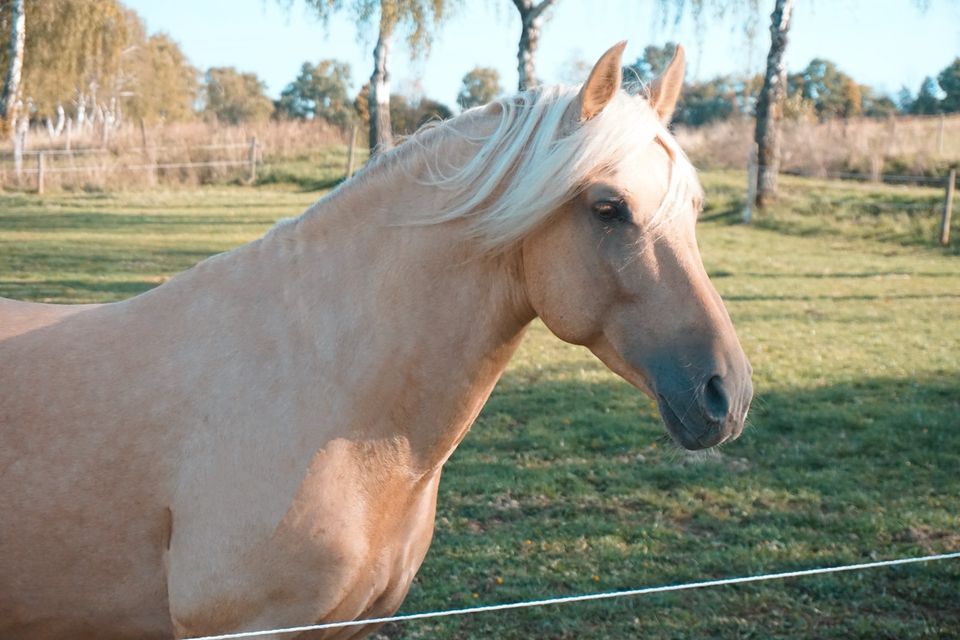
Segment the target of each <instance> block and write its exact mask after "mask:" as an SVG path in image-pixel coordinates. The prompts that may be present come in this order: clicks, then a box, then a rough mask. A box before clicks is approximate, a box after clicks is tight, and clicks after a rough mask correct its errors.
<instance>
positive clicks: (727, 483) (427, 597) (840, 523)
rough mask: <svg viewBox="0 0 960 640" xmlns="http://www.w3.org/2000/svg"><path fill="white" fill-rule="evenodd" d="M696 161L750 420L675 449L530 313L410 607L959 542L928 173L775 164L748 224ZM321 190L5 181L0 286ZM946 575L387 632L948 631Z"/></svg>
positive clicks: (108, 290)
mask: <svg viewBox="0 0 960 640" xmlns="http://www.w3.org/2000/svg"><path fill="white" fill-rule="evenodd" d="M704 181H705V183H706V186H707V191H708V197H709V199H710V204H709V206H708V208H707V210H706V211H705V212H704V215H703V220H702V222H701V225H700V240H701V247H702V250H703V253H704V258H705V262H706V264H707V268H708V271H709V272H710V273H711V274H712V276H713V279H714V283H715V285H716V286H717V288H718V289H719V290H720V292H721V294H722V295H723V296H724V298H725V300H726V302H727V305H728V307H729V309H730V312H731V315H732V316H733V319H734V323H735V324H736V326H737V329H738V332H739V335H740V337H741V340H742V342H743V344H744V347H745V349H746V351H747V353H748V354H749V356H750V358H751V361H752V363H753V365H754V368H755V386H756V392H757V395H756V400H755V404H754V409H753V411H752V418H751V425H750V426H749V427H748V429H747V430H746V431H745V433H744V434H743V436H742V437H741V438H740V439H739V440H737V441H736V442H734V443H732V444H729V445H726V446H724V447H723V448H722V450H720V451H718V452H713V453H709V454H698V455H688V454H684V453H682V452H680V451H679V450H678V449H677V448H676V447H675V446H674V445H672V444H671V443H670V442H669V441H668V439H667V438H666V436H665V435H664V429H663V427H662V426H661V425H660V424H659V419H658V417H657V415H656V410H655V407H654V405H653V404H652V403H651V402H650V401H649V400H647V399H646V398H645V397H643V396H641V395H640V394H639V393H638V392H636V391H635V390H634V389H633V388H631V387H629V386H628V385H626V384H625V383H623V382H621V381H620V380H619V379H618V378H616V377H615V376H613V375H612V374H610V373H609V372H607V371H606V369H605V368H604V367H603V366H602V365H601V364H600V363H599V362H598V361H596V360H595V359H594V358H593V357H592V356H591V355H590V354H589V353H587V352H585V351H583V350H582V349H578V348H574V347H571V346H568V345H565V344H563V343H561V342H559V341H558V340H556V339H555V338H553V337H552V336H550V335H549V333H548V332H547V330H546V329H545V328H544V327H543V326H542V325H540V324H538V323H537V324H535V325H534V326H533V327H532V330H531V331H530V333H529V335H528V338H527V339H526V341H525V343H524V344H523V346H522V347H521V349H520V352H519V353H518V355H517V356H516V358H515V359H514V361H513V362H512V364H511V365H510V367H509V369H508V371H507V373H506V375H505V376H504V378H503V380H502V381H501V383H500V384H499V386H498V387H497V389H496V391H495V392H494V394H493V396H492V398H491V400H490V402H489V403H488V405H487V407H486V408H485V409H484V411H483V413H482V415H481V416H480V418H479V420H478V422H477V424H476V425H475V426H474V428H473V430H472V432H471V434H470V435H469V437H468V438H467V439H466V440H465V442H464V444H463V445H462V446H461V447H460V449H459V450H458V451H457V452H456V454H455V455H454V456H453V458H452V459H451V461H450V463H449V464H448V467H447V469H446V471H445V474H444V481H443V484H442V487H441V495H440V506H439V511H438V517H437V532H436V537H435V540H434V543H433V547H432V548H431V551H430V554H429V555H428V557H427V561H426V563H425V565H424V567H423V569H422V570H421V572H420V574H419V576H418V577H417V579H416V582H415V584H414V587H413V589H412V591H411V594H410V596H409V598H408V599H407V601H406V603H405V604H404V606H403V611H404V612H416V611H423V610H428V609H449V608H457V607H464V606H473V605H480V604H492V603H500V602H509V601H515V600H526V599H537V598H543V597H548V596H554V595H566V594H573V593H582V592H597V591H608V590H617V589H626V588H633V587H639V586H648V585H659V584H667V583H675V582H683V581H694V580H702V579H709V578H716V577H724V576H737V575H746V574H751V573H757V572H776V571H784V570H790V569H799V568H809V567H815V566H824V565H832V564H840V563H850V562H862V561H869V560H871V559H882V558H892V557H897V556H904V555H912V554H926V553H931V552H946V551H957V550H960V262H958V260H960V256H958V255H957V252H956V250H941V249H936V248H933V247H932V243H931V242H930V238H932V237H933V229H934V227H935V225H936V221H935V216H934V215H933V214H932V213H927V214H924V213H923V212H922V211H920V210H915V211H914V213H912V214H904V215H901V214H899V213H897V212H888V211H887V210H886V209H885V206H886V205H885V203H888V202H893V201H896V200H897V199H898V198H900V199H909V200H910V201H911V202H918V201H919V202H927V201H929V202H930V203H931V207H933V208H935V205H936V202H938V198H939V195H938V193H939V192H938V191H936V190H930V191H924V190H905V189H894V188H892V187H868V186H862V185H839V184H836V183H811V182H810V181H802V182H801V181H798V180H789V179H786V180H784V191H785V195H784V199H783V201H782V204H781V206H779V207H778V208H777V209H776V210H774V211H773V212H771V213H770V214H767V215H766V216H765V217H762V218H758V220H757V221H756V224H755V225H754V226H753V227H749V228H748V227H744V226H741V225H738V224H734V222H735V220H736V218H737V216H738V214H739V208H740V206H741V203H740V200H739V198H740V197H741V196H740V185H742V183H743V176H742V175H738V174H708V175H706V176H705V177H704ZM316 197H318V194H317V193H313V192H308V191H302V190H292V189H290V188H280V187H270V188H266V187H260V188H241V187H232V188H227V187H225V188H218V189H213V188H211V189H204V190H191V191H172V192H164V191H148V192H142V193H123V194H113V195H111V194H79V195H78V194H73V195H51V196H47V197H43V198H38V197H36V196H31V195H15V194H0V295H4V296H9V297H14V298H21V299H29V300H47V301H55V302H91V301H107V300H116V299H120V298H124V297H127V296H130V295H133V294H136V293H138V292H140V291H143V290H146V289H148V288H150V287H152V286H155V285H156V284H157V283H159V282H162V281H163V279H164V278H166V277H167V276H168V275H169V274H171V273H173V272H176V271H178V270H181V269H184V268H186V267H188V266H190V265H191V264H193V263H194V262H196V261H198V260H199V259H201V258H203V257H204V256H206V255H208V254H210V253H213V252H217V251H220V250H223V249H226V248H228V247H231V246H233V245H236V244H238V243H240V242H243V241H245V240H247V239H250V238H253V237H255V236H256V235H258V234H259V233H261V232H262V231H263V230H264V229H265V228H266V227H267V226H268V225H269V224H271V223H272V221H274V220H275V219H276V218H278V217H285V216H290V215H295V214H296V213H298V212H299V211H300V210H302V208H304V206H306V205H307V204H308V203H310V202H311V201H313V200H315V199H316ZM954 236H955V238H956V239H957V240H958V241H960V236H958V234H957V231H956V229H955V231H954ZM958 592H960V562H957V561H949V562H943V563H939V564H931V565H926V566H922V565H912V566H908V567H901V568H895V569H881V570H875V571H871V572H864V573H856V574H842V575H838V576H828V577H817V578H805V579H796V580H791V581H786V582H776V583H765V584H760V585H745V586H735V587H722V588H717V589H711V590H701V591H688V592H682V593H676V594H672V595H657V596H652V597H642V598H634V599H625V600H619V601H613V602H605V603H593V604H581V605H571V606H566V607H549V608H541V609H536V610H530V611H518V612H508V613H498V614H490V615H480V616H475V617H466V618H456V619H446V620H441V621H439V622H413V623H408V624H404V625H402V626H400V625H397V626H390V627H388V628H386V629H385V630H384V631H383V633H384V635H386V636H388V637H390V638H409V639H412V638H517V639H519V638H633V637H645V638H703V637H722V638H771V637H784V638H787V637H789V638H795V637H837V638H920V637H926V638H949V637H960V595H958ZM304 622H308V621H304Z"/></svg>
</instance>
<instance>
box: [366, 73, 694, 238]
mask: <svg viewBox="0 0 960 640" xmlns="http://www.w3.org/2000/svg"><path fill="white" fill-rule="evenodd" d="M578 92H579V87H565V86H548V87H538V88H536V89H533V90H530V91H525V92H523V93H520V94H517V95H515V96H512V97H507V98H503V99H500V100H499V101H497V102H494V103H491V104H490V105H487V106H485V107H476V108H474V109H470V110H468V111H466V112H464V113H462V114H460V115H459V116H457V117H455V118H453V119H451V120H447V121H444V122H440V123H428V124H427V125H425V126H424V127H423V128H421V129H420V130H419V131H418V132H417V133H415V134H414V135H413V136H411V137H410V138H408V139H407V140H405V141H404V142H403V143H402V144H401V145H399V146H398V147H396V148H395V149H393V150H391V151H389V152H387V153H384V154H382V155H380V156H379V157H378V158H377V159H376V160H374V161H373V162H371V163H370V164H369V165H368V166H367V167H366V168H365V169H364V170H363V171H362V172H361V174H360V175H358V176H357V177H358V178H359V179H360V180H361V181H364V182H366V181H368V180H370V181H371V182H373V180H371V178H372V177H373V175H376V174H378V173H380V170H383V169H389V168H392V167H393V168H397V167H398V168H400V169H401V170H403V171H404V172H405V173H406V174H407V177H408V178H412V179H414V180H416V181H418V182H419V184H421V185H423V186H425V187H428V188H435V189H439V190H441V191H442V192H443V193H444V194H445V196H446V197H445V199H442V201H443V206H442V209H441V212H440V213H439V214H434V215H430V216H428V217H423V218H421V219H418V220H412V221H405V222H406V223H410V224H436V223H442V222H449V221H453V220H465V221H466V222H467V224H466V225H465V227H464V228H465V229H466V230H467V233H468V234H469V235H470V236H471V239H472V240H474V241H475V242H476V243H477V244H478V246H479V247H480V248H481V249H482V250H483V251H485V252H498V251H501V250H503V249H504V248H506V247H508V246H510V245H512V244H513V243H515V242H517V241H518V240H520V239H521V238H523V237H524V236H525V235H527V234H528V233H530V232H531V231H532V230H533V229H535V228H536V227H538V226H539V225H541V224H542V223H544V221H545V220H546V219H547V217H548V216H549V214H550V213H551V212H553V211H555V210H556V209H557V208H558V207H560V206H561V205H563V204H564V203H566V202H568V201H569V200H570V199H571V198H573V197H575V196H576V195H577V194H578V193H579V192H580V191H582V189H583V188H584V187H585V186H586V185H587V183H588V180H589V179H590V178H591V177H593V176H596V175H598V174H602V172H604V171H605V170H608V169H610V168H613V167H615V166H617V165H619V164H620V163H621V162H622V161H623V160H624V159H625V158H626V157H627V156H628V154H630V153H635V152H636V150H637V149H638V148H642V147H643V146H645V145H648V144H649V143H650V142H652V141H654V140H657V141H659V142H660V143H661V144H662V145H663V146H664V147H665V148H666V150H667V153H668V155H669V157H670V162H671V170H670V181H669V184H668V185H667V193H666V196H665V197H664V199H663V201H662V202H661V204H660V207H659V208H658V210H657V211H656V212H655V213H654V215H653V216H652V219H651V220H650V224H652V225H656V224H661V223H663V222H665V221H666V220H668V219H669V218H670V217H671V215H672V214H673V213H674V212H677V211H680V210H682V207H681V206H679V205H681V204H683V203H685V202H689V200H690V199H692V198H694V197H696V196H698V195H699V193H700V187H699V183H698V181H697V179H696V171H695V169H694V168H693V166H692V165H691V164H690V162H689V160H687V157H686V155H685V154H684V152H683V151H682V149H681V148H680V146H679V144H678V143H677V142H676V140H675V139H674V138H673V136H672V135H671V134H670V132H669V131H668V130H667V128H666V127H665V126H664V125H663V124H662V123H661V122H660V120H659V118H658V117H657V115H656V113H655V112H654V110H653V109H652V108H651V107H650V105H649V103H648V102H647V101H646V100H645V99H644V98H642V97H640V96H631V95H628V94H627V93H625V92H622V91H621V92H619V93H618V95H617V96H616V97H615V98H614V99H613V100H612V101H611V103H610V104H608V105H607V106H606V107H605V108H604V109H603V111H601V112H600V113H599V114H598V115H597V116H596V117H594V118H592V119H591V120H589V121H587V122H583V123H576V124H571V123H570V118H567V117H565V114H566V113H567V110H568V108H569V107H570V105H571V104H572V103H573V102H574V100H575V99H576V97H577V95H578ZM477 116H479V117H481V118H489V117H495V118H497V121H496V126H495V129H494V130H493V132H492V133H490V134H489V135H483V136H480V135H477V133H476V132H475V131H472V130H471V128H472V127H471V125H470V124H469V123H471V122H475V121H476V120H474V118H476V117H477ZM474 129H475V127H474ZM451 144H465V145H470V146H471V147H473V149H474V150H473V151H472V152H470V151H468V152H467V153H459V154H456V153H450V147H449V145H451ZM451 158H460V159H461V160H462V159H463V158H466V161H465V162H460V163H459V164H457V163H455V161H452V160H451Z"/></svg>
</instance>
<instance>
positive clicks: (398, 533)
mask: <svg viewBox="0 0 960 640" xmlns="http://www.w3.org/2000/svg"><path fill="white" fill-rule="evenodd" d="M623 46H624V45H623V43H621V44H618V45H617V46H615V47H613V48H612V49H611V50H610V51H608V52H607V53H606V54H604V56H603V57H602V58H601V59H600V60H599V61H598V63H597V65H596V66H595V67H594V69H593V71H592V73H591V74H590V78H589V79H588V80H587V82H586V83H585V84H584V85H583V87H582V88H581V89H580V90H579V91H577V90H576V89H566V88H548V89H543V90H535V91H532V92H527V93H524V94H521V95H519V96H515V97H512V98H508V99H505V100H501V101H499V102H496V103H492V104H490V105H488V106H486V107H483V108H479V109H474V110H470V111H468V112H466V113H464V114H463V115H461V116H459V117H457V118H454V119H453V120H450V121H449V122H446V123H443V124H440V125H437V126H434V127H432V128H428V129H426V130H423V131H421V132H420V133H418V134H417V135H415V136H414V137H413V138H412V139H411V140H410V141H408V142H406V143H405V144H403V145H401V146H400V147H399V148H398V149H396V150H395V151H391V152H389V153H386V154H384V155H383V157H381V158H380V159H379V160H376V161H374V162H372V163H371V164H370V166H368V167H367V168H366V169H364V171H363V172H362V173H361V174H359V175H358V176H357V177H356V178H354V179H352V180H350V181H348V182H347V183H345V184H344V185H343V186H341V187H340V188H339V189H337V190H336V191H334V192H333V193H331V194H330V195H328V196H327V197H325V198H324V199H322V200H320V201H319V202H318V203H317V204H316V205H314V206H313V207H311V208H310V209H309V210H307V211H306V212H305V213H304V214H303V215H302V216H300V217H298V218H296V219H294V220H290V221H285V222H280V223H279V224H277V225H276V226H275V227H274V228H273V229H272V230H271V231H270V232H269V233H267V234H266V236H264V237H263V238H261V239H260V240H257V241H256V242H252V243H250V244H247V245H245V246H242V247H240V248H238V249H235V250H233V251H230V252H228V253H226V254H222V255H219V256H215V257H212V258H210V259H209V260H206V261H204V262H202V263H201V264H199V265H197V266H196V267H194V268H193V269H190V270H189V271H186V272H185V273H181V274H179V275H178V276H176V277H174V278H173V279H171V280H170V281H169V282H167V283H165V284H163V285H162V286H159V287H157V288H155V289H153V290H152V291H149V292H147V293H144V294H142V295H140V296H137V297H135V298H132V299H130V300H126V301H123V302H118V303H113V304H105V305H84V306H73V307H70V306H64V307H60V306H54V305H42V304H28V303H22V302H14V301H3V302H2V303H0V477H2V485H0V513H2V514H3V521H2V525H0V636H2V637H3V638H18V639H19V638H71V639H74V638H169V637H171V636H173V637H180V638H183V637H189V636H198V635H203V634H212V633H217V632H220V633H224V632H233V631H244V630H258V629H271V628H277V627H282V626H288V625H302V624H308V623H313V622H319V621H339V620H352V619H358V618H365V617H371V616H383V615H388V614H390V613H392V612H393V611H395V610H396V609H397V608H398V607H399V606H400V603H401V602H402V600H403V598H404V596H405V594H406V592H407V589H408V588H409V586H410V582H411V580H412V578H413V576H414V573H415V572H416V571H417V569H418V567H419V566H420V564H421V562H422V560H423V558H424V555H425V554H426V552H427V547H428V546H429V544H430V538H431V535H432V531H433V521H434V509H435V502H436V497H437V486H438V483H439V481H440V471H441V468H442V467H443V464H444V462H445V461H446V460H447V458H448V457H449V456H450V454H451V453H452V452H453V450H454V448H455V447H456V446H457V444H458V443H459V442H460V440H461V439H462V438H463V437H464V435H465V434H466V432H467V430H468V428H469V427H470V424H471V423H472V422H473V420H474V418H475V417H476V416H477V413H478V412H479V411H480V408H481V407H482V406H483V404H484V402H485V401H486V399H487V396H488V395H489V393H490V391H491V390H492V389H493V386H494V384H496V382H497V379H498V378H499V377H500V375H501V373H502V372H503V370H504V367H506V365H507V362H508V361H509V359H510V356H511V354H512V353H513V351H514V349H515V348H516V346H517V344H518V343H519V341H520V338H521V335H522V334H523V330H524V327H525V326H526V325H527V324H529V323H530V321H531V320H533V318H535V317H537V316H539V317H540V318H541V319H542V320H543V322H544V323H545V324H546V325H547V327H549V328H550V330H551V331H552V332H553V333H555V334H556V335H557V336H559V337H560V338H562V339H563V340H566V341H568V342H572V343H575V344H579V345H585V346H587V347H588V348H589V349H590V350H592V351H593V353H595V354H596V355H597V356H598V357H599V358H600V359H601V360H602V361H603V362H604V363H606V364H607V366H609V367H610V368H611V369H612V370H613V371H615V372H617V373H618V374H620V375H621V376H623V377H624V378H626V379H627V380H628V381H629V382H631V383H633V384H634V385H636V386H637V387H639V388H640V389H642V390H643V391H645V392H646V393H648V394H650V396H652V397H653V398H655V399H656V402H657V403H658V405H659V408H660V411H661V414H662V416H663V419H664V422H665V423H666V426H667V429H668V430H669V431H670V433H671V434H672V436H673V438H674V439H675V440H676V441H677V442H679V443H680V444H681V445H682V446H684V447H686V448H688V449H700V448H705V447H710V446H713V445H716V444H718V443H720V442H723V441H725V440H728V439H730V438H734V437H736V436H737V435H738V434H739V433H740V431H741V429H742V426H743V421H744V417H745V414H746V412H747V407H748V405H749V403H750V398H751V393H752V390H751V384H750V367H749V365H748V364H747V360H746V357H745V356H744V353H743V351H742V349H741V348H740V345H739V343H738V341H737V338H736V335H735V334H734V330H733V327H732V325H731V323H730V319H729V317H728V315H727V312H726V311H725V309H724V306H723V303H722V302H721V300H720V298H719V296H718V295H717V293H716V292H715V291H714V289H713V287H712V286H711V284H710V282H709V280H708V279H707V275H706V273H705V272H704V269H703V266H702V263H701V260H700V257H699V254H698V251H697V245H696V240H695V238H694V223H695V219H696V215H697V209H698V207H699V203H700V200H701V192H700V188H699V186H698V183H697V180H696V175H695V172H694V170H693V168H692V167H691V165H690V163H689V162H688V161H687V160H686V158H685V156H684V154H683V153H682V151H681V150H680V149H679V147H678V146H677V143H676V142H675V141H674V139H673V138H672V137H671V135H670V133H669V132H668V131H667V129H666V127H665V124H664V123H665V122H666V121H667V120H668V119H669V117H670V115H671V113H672V112H673V109H674V105H675V102H676V100H677V96H678V93H679V89H680V86H681V83H682V77H683V59H682V51H681V50H679V49H678V56H677V58H675V59H674V61H673V63H672V64H671V66H670V67H669V69H668V70H667V71H666V73H665V74H664V76H663V78H662V79H661V80H660V81H659V82H658V83H657V84H655V85H654V86H653V88H652V91H651V95H650V98H649V100H645V99H644V98H641V97H631V96H628V95H627V94H625V93H623V92H621V91H620V89H619V87H620V58H621V54H622V51H623ZM369 631H371V629H370V628H345V629H340V630H337V631H335V632H330V634H329V637H338V638H346V637H355V636H356V635H358V634H363V633H365V632H369ZM325 637H326V636H325Z"/></svg>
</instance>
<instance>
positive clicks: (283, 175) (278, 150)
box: [0, 114, 960, 191]
mask: <svg viewBox="0 0 960 640" xmlns="http://www.w3.org/2000/svg"><path fill="white" fill-rule="evenodd" d="M753 126H754V124H753V121H752V120H729V121H725V122H720V123H716V124H713V125H708V126H705V127H701V128H697V129H687V128H682V127H681V128H679V129H678V130H677V137H678V139H679V140H680V142H681V144H682V145H683V147H684V149H686V150H687V152H688V154H689V155H690V157H691V159H692V160H693V162H694V164H696V165H697V166H698V167H700V168H702V169H744V168H745V167H746V166H747V158H748V155H749V153H750V149H751V147H752V145H753ZM254 137H255V138H256V140H257V148H256V152H255V157H256V161H257V170H256V176H257V177H256V181H255V182H256V183H257V184H264V183H266V184H271V183H276V182H294V183H296V184H298V186H302V187H305V188H311V189H320V188H326V187H330V186H333V185H334V184H336V183H337V182H338V181H340V180H341V179H342V178H343V177H344V176H345V175H346V171H347V146H348V144H349V139H348V138H350V132H344V131H341V130H340V129H337V128H335V127H331V126H329V125H327V124H326V123H324V122H308V121H280V122H277V121H270V122H264V123H261V124H258V125H248V126H225V125H216V124H211V123H205V122H193V123H178V124H171V125H158V126H155V127H148V128H145V129H143V128H141V127H139V126H137V125H134V124H129V123H128V124H125V125H123V126H121V127H116V128H113V129H110V130H109V131H108V132H107V135H104V132H103V129H102V127H90V128H87V129H85V130H83V131H82V132H81V133H74V134H72V135H71V136H69V137H68V136H67V135H66V134H65V133H62V132H61V134H60V135H59V136H56V137H52V136H50V135H48V133H47V132H46V130H44V129H36V130H33V131H31V133H30V135H29V137H28V142H27V146H26V152H25V155H24V158H23V163H22V166H21V171H20V173H19V174H18V173H17V171H16V168H15V162H14V156H13V150H12V148H11V144H10V142H6V143H3V144H0V188H6V189H8V190H23V191H30V190H34V189H36V186H37V172H38V168H37V153H38V152H40V151H43V152H44V156H45V157H44V165H45V174H44V178H45V179H44V187H45V189H53V190H57V189H62V190H68V191H103V190H117V189H131V188H132V189H142V188H144V187H152V186H156V185H160V186H173V185H188V186H191V185H193V186H195V185H210V184H244V183H247V182H249V181H250V175H251V174H250V158H251V154H250V143H251V140H252V139H253V138H254ZM68 138H69V140H68ZM67 147H69V151H68V150H67ZM357 154H358V156H357V163H356V166H357V167H359V166H362V163H363V161H365V159H366V156H367V151H366V131H364V130H360V131H359V132H358V134H357ZM957 164H960V114H956V115H947V116H942V117H941V116H898V117H896V118H889V119H870V118H854V119H850V120H830V121H826V122H822V123H820V122H807V121H797V120H792V121H789V120H788V121H785V122H784V124H783V165H782V171H783V172H784V173H788V174H796V175H802V176H812V177H820V178H824V177H828V176H830V177H836V176H843V177H848V178H855V179H864V180H873V181H876V182H879V181H881V180H892V181H895V182H914V183H917V184H924V183H929V184H937V185H939V184H941V183H942V181H943V178H944V177H945V176H946V174H947V172H948V171H949V168H950V167H951V166H956V165H957ZM851 174H852V175H851ZM884 176H888V177H884Z"/></svg>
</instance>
